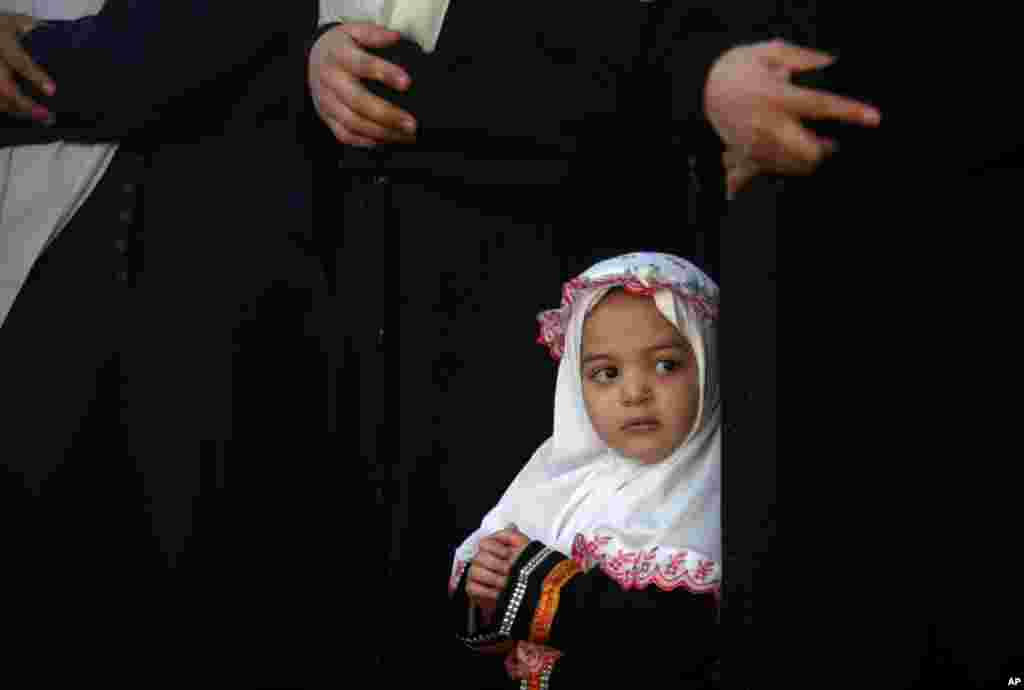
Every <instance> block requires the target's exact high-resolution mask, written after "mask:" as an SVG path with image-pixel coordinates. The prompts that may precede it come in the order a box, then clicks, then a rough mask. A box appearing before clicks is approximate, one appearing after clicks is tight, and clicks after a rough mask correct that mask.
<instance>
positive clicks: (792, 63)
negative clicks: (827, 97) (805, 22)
mask: <svg viewBox="0 0 1024 690" xmlns="http://www.w3.org/2000/svg"><path fill="white" fill-rule="evenodd" d="M756 47H757V49H758V52H759V54H760V55H761V56H762V57H763V58H764V59H765V60H767V61H768V62H769V63H771V64H772V65H774V66H778V67H783V68H785V69H788V70H792V71H794V72H802V71H805V70H811V69H820V68H822V67H826V66H828V65H830V64H832V63H833V62H835V57H834V56H832V55H829V54H828V53H823V52H822V51H820V50H813V49H811V48H804V47H803V46H798V45H794V44H792V43H789V42H788V41H784V40H782V39H781V38H776V39H774V40H772V41H767V42H765V43H762V44H760V45H758V46H756Z"/></svg>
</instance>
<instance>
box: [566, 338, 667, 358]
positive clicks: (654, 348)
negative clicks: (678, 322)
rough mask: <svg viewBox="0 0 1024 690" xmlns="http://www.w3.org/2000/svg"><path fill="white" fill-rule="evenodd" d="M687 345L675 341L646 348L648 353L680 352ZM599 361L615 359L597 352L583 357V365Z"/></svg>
mask: <svg viewBox="0 0 1024 690" xmlns="http://www.w3.org/2000/svg"><path fill="white" fill-rule="evenodd" d="M685 348H686V343H685V342H683V341H682V340H673V341H671V342H664V343H659V344H657V345H652V346H651V347H648V348H646V351H647V352H657V351H658V350H680V349H685ZM598 359H614V357H612V356H611V355H606V354H604V353H603V352H597V353H594V354H592V355H586V356H584V357H583V360H582V362H581V363H582V364H588V363H590V362H593V361H595V360H598Z"/></svg>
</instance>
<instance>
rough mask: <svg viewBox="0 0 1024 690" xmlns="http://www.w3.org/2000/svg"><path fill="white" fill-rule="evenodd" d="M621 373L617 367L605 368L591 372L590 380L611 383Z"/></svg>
mask: <svg viewBox="0 0 1024 690" xmlns="http://www.w3.org/2000/svg"><path fill="white" fill-rule="evenodd" d="M618 374H619V372H618V370H617V369H616V368H615V367H604V368H603V369H598V370H596V371H592V372H590V380H591V381H595V382H597V383H611V382H612V381H613V380H614V379H615V377H616V376H618Z"/></svg>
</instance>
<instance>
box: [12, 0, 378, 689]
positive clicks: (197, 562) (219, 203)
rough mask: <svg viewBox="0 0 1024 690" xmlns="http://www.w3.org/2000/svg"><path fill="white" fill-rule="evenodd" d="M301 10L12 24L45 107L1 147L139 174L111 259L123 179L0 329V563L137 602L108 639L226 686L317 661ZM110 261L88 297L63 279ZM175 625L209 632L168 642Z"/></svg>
mask: <svg viewBox="0 0 1024 690" xmlns="http://www.w3.org/2000/svg"><path fill="white" fill-rule="evenodd" d="M316 21H317V7H316V3H314V2H290V3H286V4H284V5H274V6H269V5H267V6H264V5H252V4H247V5H245V6H244V7H243V6H242V4H241V3H219V2H218V3H208V2H205V1H204V2H179V1H177V0H176V1H175V2H133V1H128V0H110V1H109V2H107V3H106V5H105V7H104V9H103V10H102V11H101V12H100V13H99V14H97V15H96V16H95V17H89V18H85V19H82V20H78V21H74V22H53V23H51V25H50V26H47V27H44V28H41V29H38V30H36V31H33V32H32V33H30V34H29V35H28V36H27V37H26V38H25V39H24V45H25V46H26V48H27V50H28V51H29V53H30V54H31V55H32V56H33V57H34V58H35V59H36V61H37V62H38V63H39V64H40V65H41V66H42V67H43V69H45V70H46V71H47V72H49V73H50V75H51V76H52V77H53V79H54V80H55V82H56V84H57V92H56V94H55V96H54V97H52V98H45V97H40V99H41V101H42V102H43V103H45V104H46V105H47V107H49V108H50V109H51V110H52V111H53V112H54V113H56V116H57V121H56V125H55V126H54V127H49V128H44V127H39V126H36V125H32V124H29V123H25V122H22V121H19V120H13V119H7V120H4V121H3V125H2V128H0V141H2V144H3V145H5V146H11V145H19V144H27V143H37V142H46V141H53V140H62V139H63V140H72V141H116V142H119V143H120V144H121V145H122V149H123V151H125V153H122V154H118V161H122V162H123V161H134V164H133V165H131V166H129V165H128V164H123V163H119V164H118V168H117V169H116V170H114V169H113V168H112V169H111V176H110V177H108V178H105V179H104V180H103V181H102V182H101V183H100V185H101V187H102V188H103V190H105V191H104V192H103V194H104V195H107V196H110V195H115V196H116V195H117V194H120V193H121V187H120V185H121V183H122V182H123V183H131V184H132V185H134V186H135V188H138V189H139V190H141V191H140V198H141V201H139V202H138V203H137V204H135V205H134V206H133V207H132V211H133V212H134V213H135V214H136V219H135V221H134V223H133V225H132V232H133V233H134V234H135V237H134V238H129V239H133V240H134V245H135V246H134V247H133V248H132V249H131V250H130V251H128V252H127V257H124V256H120V255H119V252H120V251H121V250H120V249H115V246H114V241H113V240H114V237H115V234H114V232H115V231H114V230H113V227H114V225H116V224H117V222H118V219H117V215H116V214H117V213H118V212H120V211H121V210H122V208H121V206H119V204H120V203H121V201H109V202H102V200H101V199H100V196H103V195H100V194H97V195H95V196H94V197H93V198H90V200H89V201H87V202H86V204H85V206H83V210H82V212H81V213H80V214H78V215H77V216H76V218H75V219H74V220H73V221H72V223H71V225H69V226H68V228H67V229H66V230H65V232H64V233H62V235H61V236H60V237H58V239H57V240H56V242H55V243H54V245H53V246H52V247H51V250H52V251H48V252H47V253H46V255H44V257H43V259H42V260H41V261H40V267H39V269H38V270H37V271H36V276H35V277H34V278H33V279H32V280H30V283H29V285H27V286H26V288H25V290H24V291H23V293H22V295H21V296H19V298H18V301H16V303H15V305H14V308H13V310H12V312H11V316H10V318H9V320H8V321H7V322H6V323H5V325H4V327H3V329H2V331H0V367H2V373H0V379H2V380H3V381H4V384H3V405H4V409H3V414H2V415H0V416H2V418H3V420H4V433H3V438H4V441H3V443H4V448H3V450H2V451H0V458H2V462H0V465H2V466H3V470H2V471H3V489H4V493H3V498H0V501H2V511H3V516H4V518H3V524H4V527H3V531H4V534H5V540H4V541H5V543H8V541H10V543H11V544H12V548H11V549H9V550H8V551H7V552H6V553H5V557H4V562H5V565H6V566H7V569H8V570H10V571H11V573H12V574H13V575H15V576H19V581H22V582H24V583H27V584H26V586H27V589H24V590H21V591H22V592H23V593H24V595H25V596H24V597H22V600H23V601H31V602H36V605H44V606H48V605H52V606H53V607H55V608H62V607H66V608H62V610H63V612H64V615H63V617H64V618H71V617H72V616H76V617H77V616H79V615H81V619H82V620H95V619H96V618H97V617H101V618H102V617H105V616H110V617H111V618H119V617H120V616H121V615H122V614H123V613H124V612H126V611H143V610H145V611H148V613H147V614H146V617H145V620H144V621H143V622H142V623H141V624H137V623H136V624H132V626H131V628H130V629H133V630H138V631H139V632H140V634H139V635H137V636H134V637H135V639H134V640H131V642H134V643H136V644H138V645H143V646H146V645H149V644H150V643H156V644H155V645H154V646H153V648H152V650H151V651H152V653H154V654H158V655H160V656H164V657H166V656H167V655H169V654H174V655H175V659H174V661H173V662H167V661H166V660H165V662H164V663H162V664H161V665H160V667H161V668H164V667H170V671H169V672H170V673H175V672H177V671H182V672H185V673H188V674H190V675H193V676H194V673H195V672H197V671H198V670H199V669H200V668H202V669H203V671H204V672H205V673H208V674H209V677H216V678H220V679H222V680H225V679H230V680H231V681H233V682H239V683H241V684H243V685H245V686H247V687H255V686H257V685H262V684H266V685H272V686H280V685H282V684H295V683H303V682H306V681H308V680H310V678H312V677H314V676H319V675H320V674H322V673H323V672H324V670H325V669H324V666H323V663H326V662H325V661H324V660H325V659H326V658H327V657H326V656H325V655H323V654H320V653H319V652H316V651H315V650H316V649H317V648H318V647H319V644H320V642H321V641H322V640H323V637H322V636H321V635H319V634H314V633H313V632H312V631H313V629H314V627H319V626H314V624H313V622H312V620H311V618H310V616H311V613H310V612H313V611H317V610H320V608H321V607H322V606H323V605H324V604H323V602H324V600H325V598H326V597H328V596H329V595H328V594H326V593H327V592H329V591H331V587H332V586H334V585H330V586H328V585H327V584H325V581H326V580H330V581H332V582H333V583H337V582H339V580H338V578H336V577H335V574H336V573H338V572H339V570H338V569H337V564H338V559H337V558H336V554H335V545H336V540H335V536H336V531H335V529H334V525H335V523H336V521H337V519H338V512H337V508H335V507H333V506H334V505H335V503H334V502H335V501H336V499H337V497H338V494H339V489H338V487H339V486H344V485H346V484H345V483H344V482H342V481H339V479H338V477H339V474H341V473H339V472H338V471H337V464H336V456H333V455H327V454H325V452H324V450H323V448H324V443H325V439H326V438H327V431H328V413H327V403H328V387H327V384H326V381H327V376H326V352H325V349H324V348H323V347H322V346H321V343H320V340H319V328H318V326H317V324H316V316H317V311H316V310H317V309H318V305H319V304H320V300H321V298H322V297H323V295H324V294H325V285H326V284H325V282H324V277H323V272H322V265H321V262H320V259H319V257H318V256H317V255H316V254H315V252H314V250H313V249H312V245H311V239H312V223H311V214H312V207H311V201H310V193H311V189H312V179H311V178H312V165H311V163H310V162H309V158H308V156H307V152H306V151H305V149H304V147H303V134H302V132H301V131H300V129H301V126H302V124H303V123H304V122H305V121H304V120H302V119H301V118H299V117H298V115H299V113H300V111H301V110H302V107H303V103H304V99H305V98H306V95H305V94H306V88H305V80H304V74H305V60H306V48H307V47H308V42H309V40H310V38H311V36H312V34H313V32H314V31H315V28H316ZM115 173H116V174H115ZM117 175H121V176H122V177H121V178H120V179H115V178H117ZM119 246H122V245H119ZM78 251H81V252H82V253H81V254H80V255H78V256H76V252H78ZM51 259H53V261H51ZM94 261H95V263H93V262H94ZM108 268H109V270H111V271H122V270H123V271H124V272H125V275H126V276H127V277H128V279H127V280H126V281H124V282H118V283H115V282H114V280H112V279H111V280H108V279H107V278H106V277H105V275H106V272H107V270H108ZM85 281H92V282H88V283H87V282H85ZM108 283H109V286H110V287H102V290H103V291H107V292H109V294H110V295H112V296H111V297H110V299H109V300H106V299H102V300H101V299H96V300H89V299H86V298H85V297H83V295H85V296H91V295H93V294H94V293H95V294H99V291H100V288H99V287H96V286H99V285H101V284H102V285H104V286H106V285H107V284H108ZM103 294H107V293H103ZM83 315H84V318H83ZM112 361H113V362H114V365H113V370H112V371H111V370H110V366H108V365H109V363H110V362H112ZM97 377H99V380H100V384H99V393H97V384H96V383H95V381H96V378H97ZM96 395H100V396H101V398H102V400H101V402H102V403H103V404H102V405H99V404H92V403H91V402H90V401H91V399H92V398H93V397H95V396H96ZM83 416H90V419H88V420H87V421H86V422H84V423H83V422H82V418H83ZM100 417H102V419H98V418H100ZM80 428H81V429H83V431H82V433H78V430H79V429H80ZM341 476H343V475H341ZM353 512H356V511H355V508H354V507H353ZM8 534H11V535H12V536H15V537H17V539H11V540H8V539H7V538H6V537H7V535H8ZM324 539H327V541H326V542H325V541H323V540H324ZM328 542H329V543H328ZM355 550H356V551H358V548H356V549H355ZM171 566H173V570H169V568H170V567H171ZM67 580H70V581H71V582H73V583H74V584H73V586H68V585H66V584H64V582H65V581H67ZM140 587H141V588H142V590H141V591H142V592H143V595H142V596H141V597H140V596H139V594H138V589H139V588H140ZM95 607H99V609H101V611H100V612H96V611H92V610H91V609H93V608H95ZM38 615H39V614H38V613H36V614H34V616H38ZM42 618H47V615H44V616H42ZM182 622H187V623H188V624H189V625H194V624H198V629H196V630H193V632H192V633H191V634H190V635H191V637H192V639H194V640H196V641H197V642H198V643H199V644H200V645H201V646H202V647H203V648H205V649H207V650H210V651H209V654H205V653H204V654H181V653H180V652H172V651H169V650H170V649H178V647H177V645H175V646H174V647H167V646H166V644H165V643H166V642H167V640H168V636H169V635H171V634H172V633H173V631H174V630H175V629H176V628H177V626H178V624H180V623H182ZM111 623H113V621H111ZM126 629H127V628H126ZM93 640H96V638H95V636H92V635H90V636H87V637H84V638H83V642H82V643H81V644H82V646H83V648H85V649H92V644H91V641H93ZM219 640H220V641H219ZM242 649H244V650H245V652H244V654H241V655H240V654H239V652H240V650H242ZM158 650H159V651H158ZM61 651H66V650H64V648H63V647H61ZM254 659H259V663H254V662H253V660H254ZM211 662H212V663H211Z"/></svg>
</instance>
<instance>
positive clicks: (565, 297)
mask: <svg viewBox="0 0 1024 690" xmlns="http://www.w3.org/2000/svg"><path fill="white" fill-rule="evenodd" d="M605 285H621V286H622V287H623V288H625V289H626V290H628V291H629V292H632V293H635V294H638V295H648V296H650V295H653V294H654V293H656V292H657V291H658V290H661V289H663V288H667V289H670V290H672V291H673V292H675V293H676V294H677V295H678V296H679V297H680V298H682V299H684V300H686V301H687V302H689V303H690V304H691V305H692V306H693V308H694V310H695V311H696V312H697V314H698V315H699V316H701V317H702V318H705V319H708V320H714V319H717V318H718V306H717V305H715V304H713V303H712V302H711V301H709V300H708V299H707V298H705V297H703V296H700V295H693V294H689V293H687V292H684V291H682V290H681V288H680V286H679V285H677V284H676V283H673V282H669V281H663V280H654V281H648V283H646V284H645V283H643V282H641V280H640V279H639V278H636V277H633V276H609V277H607V278H600V279H597V280H591V279H589V278H581V277H580V278H573V279H572V280H570V281H569V282H567V283H566V284H565V285H564V286H563V287H562V306H561V308H560V309H549V310H548V311H545V312H541V313H540V314H539V315H538V316H537V320H538V321H539V322H540V335H538V336H537V342H538V343H539V344H541V345H545V346H547V348H548V350H549V351H550V353H551V357H552V358H553V359H555V360H558V359H561V358H562V354H563V353H564V352H565V329H566V327H567V326H568V323H569V315H570V313H571V310H570V309H568V307H571V306H572V304H573V303H574V302H575V301H576V298H577V297H578V296H579V294H580V292H582V291H583V290H585V289H587V288H594V287H602V286H605Z"/></svg>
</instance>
